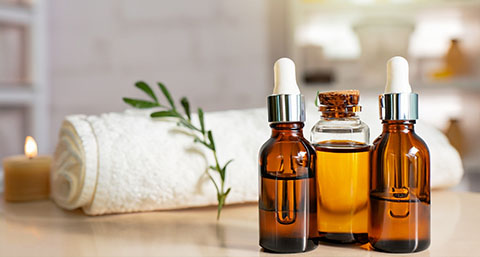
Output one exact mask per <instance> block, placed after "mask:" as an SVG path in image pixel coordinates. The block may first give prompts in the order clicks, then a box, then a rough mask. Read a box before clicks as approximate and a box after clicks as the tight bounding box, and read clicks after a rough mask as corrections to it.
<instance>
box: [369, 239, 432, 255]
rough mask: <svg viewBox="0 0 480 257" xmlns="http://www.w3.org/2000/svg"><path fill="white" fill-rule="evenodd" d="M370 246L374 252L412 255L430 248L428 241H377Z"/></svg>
mask: <svg viewBox="0 0 480 257" xmlns="http://www.w3.org/2000/svg"><path fill="white" fill-rule="evenodd" d="M372 241H374V240H371V239H370V244H371V245H372V246H373V248H375V250H377V251H380V252H387V253H413V252H420V251H423V250H426V249H427V248H428V247H429V246H430V240H379V241H377V242H376V243H373V242H372Z"/></svg>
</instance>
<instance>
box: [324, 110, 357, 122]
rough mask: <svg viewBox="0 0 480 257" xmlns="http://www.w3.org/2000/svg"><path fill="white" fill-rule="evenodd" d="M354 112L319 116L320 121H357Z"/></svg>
mask: <svg viewBox="0 0 480 257" xmlns="http://www.w3.org/2000/svg"><path fill="white" fill-rule="evenodd" d="M359 119H360V116H358V114H357V113H356V112H352V113H324V112H322V113H321V114H320V120H359Z"/></svg>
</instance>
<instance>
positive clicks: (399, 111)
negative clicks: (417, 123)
mask: <svg viewBox="0 0 480 257" xmlns="http://www.w3.org/2000/svg"><path fill="white" fill-rule="evenodd" d="M379 101H380V119H382V120H416V119H418V94H415V93H413V92H412V87H411V86H410V83H409V82H408V62H407V60H405V58H403V57H401V56H395V57H392V58H390V60H388V62H387V84H386V85H385V93H384V94H383V95H380V97H379Z"/></svg>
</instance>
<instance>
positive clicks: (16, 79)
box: [0, 0, 480, 191]
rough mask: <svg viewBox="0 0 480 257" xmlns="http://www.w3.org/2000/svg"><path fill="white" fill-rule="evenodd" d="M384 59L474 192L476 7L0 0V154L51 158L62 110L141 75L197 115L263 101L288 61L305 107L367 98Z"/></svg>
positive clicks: (424, 1)
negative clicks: (276, 67) (325, 97)
mask: <svg viewBox="0 0 480 257" xmlns="http://www.w3.org/2000/svg"><path fill="white" fill-rule="evenodd" d="M394 55H402V56H405V57H407V59H408V60H409V61H410V65H411V74H410V80H411V84H412V85H413V86H414V89H415V90H416V91H418V92H419V93H420V94H421V103H420V104H421V110H420V112H421V113H420V115H421V119H422V122H427V123H430V124H433V125H434V126H435V127H437V128H438V129H440V130H442V131H444V132H445V133H446V134H447V136H448V137H449V139H450V140H451V142H452V144H453V145H454V146H455V147H456V148H457V149H458V150H459V152H460V154H461V155H462V158H463V161H464V166H465V170H466V175H465V179H464V180H463V182H462V184H461V185H460V186H459V188H460V189H467V190H478V191H480V158H478V157H480V130H479V127H480V58H479V57H480V1H474V0H448V1H447V0H349V1H346V0H345V1H334V0H241V1H240V0H175V1H165V0H144V1H136V0H102V1H96V0H81V1H80V0H71V1H62V0H50V1H46V0H36V1H35V0H30V1H27V0H0V158H2V157H4V156H7V155H12V154H20V153H22V152H23V143H24V139H25V136H27V135H34V136H35V138H36V139H37V141H38V144H39V148H40V153H44V154H49V153H52V152H53V150H54V148H55V144H56V137H57V133H58V129H59V127H60V125H61V122H62V120H63V118H64V117H65V116H66V115H69V114H100V113H104V112H113V111H122V110H124V109H125V108H127V106H126V105H125V104H123V102H122V101H121V97H123V96H131V97H135V96H143V95H142V94H141V92H138V90H137V89H136V88H135V87H134V86H133V85H134V83H135V82H136V81H138V80H145V81H146V82H149V83H151V84H153V83H154V82H156V81H161V82H163V83H164V84H165V85H167V87H168V88H169V89H170V90H171V91H172V94H173V95H174V96H175V97H176V98H179V97H180V96H187V97H188V98H189V99H190V101H191V103H192V104H193V105H195V106H202V107H203V108H204V109H205V110H207V111H216V110H226V109H233V108H235V109H237V108H253V107H262V106H264V105H265V96H266V95H267V94H269V93H270V92H271V89H272V84H273V79H272V78H273V70H272V65H273V62H274V61H275V60H276V59H277V58H279V57H285V56H287V57H290V58H292V59H293V60H294V61H295V62H296V64H297V76H298V82H299V84H300V86H301V90H302V91H303V93H304V94H305V95H306V96H307V97H308V98H310V100H313V98H314V96H315V92H316V91H317V90H335V89H352V88H356V89H360V91H361V94H362V99H363V100H362V101H364V102H365V101H370V102H374V104H376V101H377V100H376V99H377V96H378V94H380V93H381V92H382V91H383V85H384V81H385V62H386V61H387V60H388V59H389V58H390V57H392V56H394ZM366 111H371V112H372V113H374V114H375V115H376V114H377V110H366ZM312 118H313V117H312ZM376 136H377V135H372V137H376ZM475 185H476V186H475Z"/></svg>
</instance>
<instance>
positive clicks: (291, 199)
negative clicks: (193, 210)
mask: <svg viewBox="0 0 480 257" xmlns="http://www.w3.org/2000/svg"><path fill="white" fill-rule="evenodd" d="M274 72H275V89H274V92H273V95H270V96H269V97H268V98H267V100H268V121H269V122H270V127H271V128H272V135H271V137H270V139H269V140H268V141H267V142H266V143H265V144H264V145H263V146H262V148H261V149H260V154H259V168H260V176H259V177H260V180H259V202H258V205H259V223H260V224H259V225H260V246H261V247H263V248H264V249H265V250H266V251H271V252H279V253H293V252H304V251H308V250H312V249H314V248H315V247H316V241H315V230H316V215H315V213H316V209H315V173H314V172H315V167H314V165H315V150H314V148H313V147H312V146H311V145H310V143H309V142H308V141H307V140H306V139H305V138H304V137H303V131H302V129H303V126H304V121H305V100H304V97H303V96H302V95H301V94H300V90H299V89H298V86H297V83H296V80H295V64H294V63H293V61H292V60H290V59H287V58H281V59H279V60H278V61H277V62H276V63H275V66H274Z"/></svg>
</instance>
